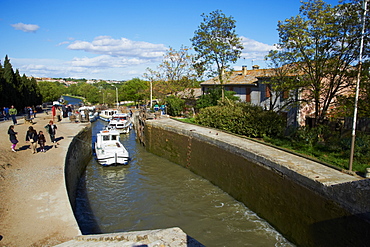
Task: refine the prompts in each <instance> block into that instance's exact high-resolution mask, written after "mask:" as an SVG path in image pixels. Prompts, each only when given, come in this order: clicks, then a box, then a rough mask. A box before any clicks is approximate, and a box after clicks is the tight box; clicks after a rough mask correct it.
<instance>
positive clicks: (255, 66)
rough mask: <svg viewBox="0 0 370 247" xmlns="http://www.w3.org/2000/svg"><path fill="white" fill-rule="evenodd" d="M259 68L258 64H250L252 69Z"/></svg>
mask: <svg viewBox="0 0 370 247" xmlns="http://www.w3.org/2000/svg"><path fill="white" fill-rule="evenodd" d="M259 68H260V66H258V65H253V66H252V69H259Z"/></svg>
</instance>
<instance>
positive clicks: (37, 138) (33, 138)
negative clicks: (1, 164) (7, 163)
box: [8, 120, 59, 154]
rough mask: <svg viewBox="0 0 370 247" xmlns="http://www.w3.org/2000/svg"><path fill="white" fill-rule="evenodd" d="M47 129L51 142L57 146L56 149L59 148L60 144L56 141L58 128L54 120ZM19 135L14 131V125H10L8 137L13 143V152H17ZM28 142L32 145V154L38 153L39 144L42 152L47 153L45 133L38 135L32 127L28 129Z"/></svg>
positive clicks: (40, 132)
mask: <svg viewBox="0 0 370 247" xmlns="http://www.w3.org/2000/svg"><path fill="white" fill-rule="evenodd" d="M45 129H46V131H47V133H49V135H50V141H51V142H52V143H53V144H54V145H55V147H57V144H59V143H57V142H56V139H55V134H56V130H57V126H56V125H55V124H54V122H53V120H50V121H49V123H48V124H47V125H46V126H45ZM17 134H18V132H16V131H15V130H14V125H10V126H9V129H8V135H9V140H10V142H11V143H12V146H11V149H12V151H13V152H17V151H16V149H15V147H16V145H17V143H18V139H17ZM26 142H30V143H31V145H30V146H31V151H32V153H34V154H35V153H37V144H39V145H40V152H45V143H46V138H45V136H44V132H43V131H39V132H38V133H37V131H36V130H35V129H34V128H33V127H32V126H30V127H28V130H27V132H26Z"/></svg>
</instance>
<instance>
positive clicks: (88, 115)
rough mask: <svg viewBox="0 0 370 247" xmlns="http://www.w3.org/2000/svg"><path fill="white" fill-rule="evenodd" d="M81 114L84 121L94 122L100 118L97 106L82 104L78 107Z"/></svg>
mask: <svg viewBox="0 0 370 247" xmlns="http://www.w3.org/2000/svg"><path fill="white" fill-rule="evenodd" d="M78 111H79V112H80V114H81V121H82V122H87V121H90V122H94V121H96V120H97V119H98V114H99V113H98V112H97V111H95V106H82V107H80V108H79V109H78Z"/></svg>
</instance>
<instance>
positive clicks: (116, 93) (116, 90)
mask: <svg viewBox="0 0 370 247" xmlns="http://www.w3.org/2000/svg"><path fill="white" fill-rule="evenodd" d="M112 86H113V87H115V88H116V102H117V109H118V106H119V103H118V88H117V87H116V86H114V85H112Z"/></svg>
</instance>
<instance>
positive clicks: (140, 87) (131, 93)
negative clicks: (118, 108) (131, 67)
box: [122, 78, 149, 102]
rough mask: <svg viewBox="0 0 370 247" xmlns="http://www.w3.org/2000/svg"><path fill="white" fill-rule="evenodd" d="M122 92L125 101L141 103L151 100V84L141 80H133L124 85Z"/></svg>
mask: <svg viewBox="0 0 370 247" xmlns="http://www.w3.org/2000/svg"><path fill="white" fill-rule="evenodd" d="M122 91H123V98H124V99H125V100H129V101H135V102H139V101H142V100H144V99H145V98H149V83H148V82H147V81H144V80H140V79H139V78H133V79H131V80H129V81H127V82H125V84H123V86H122Z"/></svg>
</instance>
